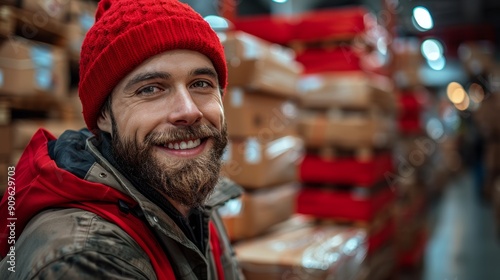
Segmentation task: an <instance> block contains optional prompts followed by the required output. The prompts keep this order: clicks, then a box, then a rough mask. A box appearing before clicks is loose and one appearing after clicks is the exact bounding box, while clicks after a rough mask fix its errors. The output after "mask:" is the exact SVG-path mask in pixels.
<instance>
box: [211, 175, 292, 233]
mask: <svg viewBox="0 0 500 280" xmlns="http://www.w3.org/2000/svg"><path fill="white" fill-rule="evenodd" d="M298 189H299V186H298V184H297V183H295V182H292V183H287V184H284V185H280V186H275V187H272V188H269V189H261V190H255V191H251V192H249V191H246V192H245V193H243V195H242V196H241V197H240V198H238V199H234V200H232V201H229V202H228V203H227V204H226V205H225V206H224V207H222V208H221V209H219V212H220V213H221V216H222V220H223V221H224V225H225V226H226V231H227V233H228V235H229V238H230V239H231V240H233V241H235V240H241V239H247V238H251V237H255V236H257V235H259V234H262V233H263V232H265V231H266V230H268V229H269V228H271V227H272V226H274V225H276V224H278V223H280V222H283V221H285V220H287V219H288V218H290V217H291V216H292V214H293V213H294V211H295V199H296V196H297V192H298ZM277 202H279V203H277Z"/></svg>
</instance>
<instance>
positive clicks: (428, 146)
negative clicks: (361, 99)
mask: <svg viewBox="0 0 500 280" xmlns="http://www.w3.org/2000/svg"><path fill="white" fill-rule="evenodd" d="M392 51H393V54H394V60H393V63H392V69H391V70H392V77H393V79H394V81H395V84H396V85H397V90H398V98H397V99H398V107H399V114H398V128H399V132H400V134H399V135H400V137H399V141H398V142H397V145H396V149H395V153H394V155H395V159H396V160H395V170H394V172H393V173H391V174H390V176H389V177H390V180H391V184H393V185H394V186H395V187H396V188H397V194H398V196H397V199H396V212H395V213H396V215H395V221H396V234H395V245H396V253H397V257H398V265H399V267H400V268H401V269H403V270H409V269H410V270H411V269H415V268H418V267H419V265H420V264H421V261H422V257H423V252H424V248H425V246H426V237H427V228H426V202H427V194H428V192H429V191H428V188H429V187H428V184H429V182H430V181H429V180H427V181H426V180H425V177H426V176H427V174H428V171H429V170H430V168H431V157H432V156H433V154H434V153H435V152H436V151H438V149H439V145H438V143H436V142H435V141H433V140H431V139H430V138H428V137H427V136H426V130H425V126H424V114H425V112H426V110H427V109H426V108H427V107H429V106H430V95H429V93H428V92H427V91H426V90H425V89H424V88H423V86H422V81H421V79H420V74H419V68H420V65H421V64H422V63H423V57H422V55H421V52H420V40H418V39H415V38H396V39H395V40H394V43H393V45H392ZM426 172H427V173H426ZM432 173H434V171H432ZM433 177H434V176H433ZM433 187H434V186H433Z"/></svg>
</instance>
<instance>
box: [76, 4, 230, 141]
mask: <svg viewBox="0 0 500 280" xmlns="http://www.w3.org/2000/svg"><path fill="white" fill-rule="evenodd" d="M175 49H187V50H193V51H197V52H199V53H202V54H204V55H205V56H207V57H208V58H209V59H210V60H211V61H212V63H213V65H214V67H215V70H216V71H217V75H218V79H219V84H220V86H221V87H222V88H225V87H226V82H227V68H226V61H225V58H224V51H223V48H222V45H221V43H220V41H219V38H218V37H217V34H216V33H215V32H214V31H213V30H212V28H211V27H210V25H209V24H208V23H207V22H206V21H205V20H204V19H203V18H202V17H201V16H200V14H198V13H196V12H195V11H194V10H193V9H192V8H191V7H189V6H188V5H186V4H183V3H181V2H179V1H177V0H101V1H100V2H99V5H98V8H97V12H96V21H95V24H94V26H93V27H92V28H91V29H90V30H89V31H88V33H87V36H86V37H85V40H84V41H83V45H82V50H81V58H80V84H79V88H78V90H79V95H80V100H81V102H82V107H83V117H84V119H85V123H86V124H87V127H88V129H89V130H90V131H95V129H96V128H97V119H98V117H99V115H100V113H101V112H100V110H101V107H102V105H103V103H104V101H105V100H106V98H107V97H108V95H109V94H110V93H111V92H112V90H113V88H114V87H115V86H116V85H117V84H118V82H120V80H121V79H123V77H125V76H126V75H127V74H128V73H130V72H131V71H132V70H133V69H134V68H136V67H137V66H139V65H140V64H141V63H142V62H144V61H145V60H146V59H148V58H150V57H152V56H154V55H157V54H160V53H162V52H165V51H168V50H175Z"/></svg>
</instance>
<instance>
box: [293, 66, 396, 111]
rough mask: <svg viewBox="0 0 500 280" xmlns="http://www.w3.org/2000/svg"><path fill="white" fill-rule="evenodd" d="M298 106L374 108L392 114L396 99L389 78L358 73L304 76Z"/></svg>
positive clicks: (300, 86) (300, 83) (301, 81)
mask: <svg viewBox="0 0 500 280" xmlns="http://www.w3.org/2000/svg"><path fill="white" fill-rule="evenodd" d="M299 91H300V105H301V106H302V107H304V108H331V107H340V108H357V109H367V108H371V107H377V108H379V109H381V110H383V111H384V112H388V113H394V111H395V110H396V96H395V94H394V91H393V85H392V83H391V81H390V80H389V79H388V78H385V77H383V76H375V75H371V76H369V75H368V74H366V73H364V72H361V71H354V72H330V73H319V74H313V75H307V76H304V77H303V78H302V79H301V80H300V82H299Z"/></svg>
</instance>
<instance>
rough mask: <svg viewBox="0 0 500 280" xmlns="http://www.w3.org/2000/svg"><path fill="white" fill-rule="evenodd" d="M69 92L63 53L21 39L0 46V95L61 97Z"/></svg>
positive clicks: (51, 46) (58, 49) (57, 49)
mask: <svg viewBox="0 0 500 280" xmlns="http://www.w3.org/2000/svg"><path fill="white" fill-rule="evenodd" d="M68 90H69V70H68V61H67V57H66V52H65V51H64V50H63V49H61V48H59V47H56V46H53V45H49V44H45V43H40V42H35V41H30V40H27V39H24V38H21V37H13V38H11V39H10V40H7V41H4V42H2V43H1V44H0V93H2V94H13V95H35V94H37V93H46V94H47V95H49V96H53V97H64V96H66V95H67V93H68Z"/></svg>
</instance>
